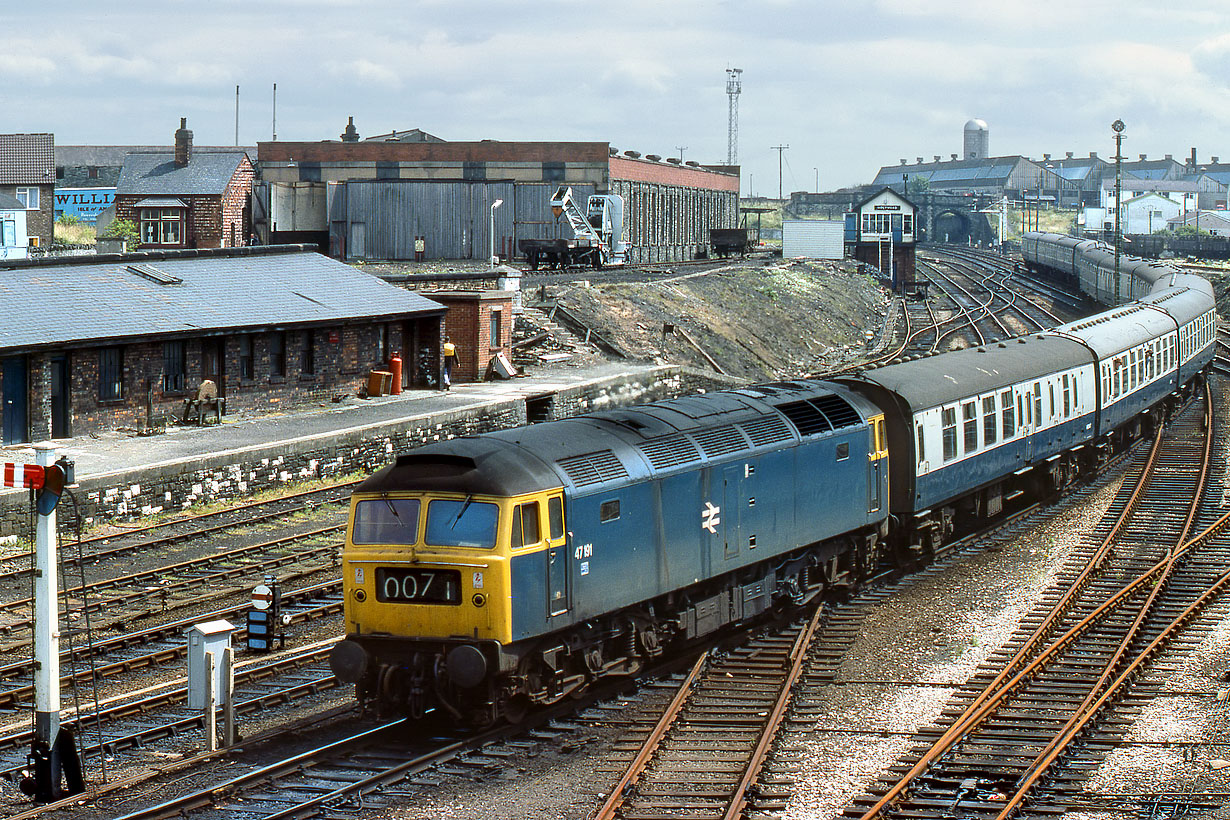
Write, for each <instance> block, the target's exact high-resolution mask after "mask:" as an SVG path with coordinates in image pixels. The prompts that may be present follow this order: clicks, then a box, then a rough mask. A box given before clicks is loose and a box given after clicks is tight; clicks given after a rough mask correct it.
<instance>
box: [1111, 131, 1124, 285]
mask: <svg viewBox="0 0 1230 820" xmlns="http://www.w3.org/2000/svg"><path fill="white" fill-rule="evenodd" d="M1110 127H1111V130H1113V131H1114V132H1115V304H1116V305H1117V304H1119V255H1120V247H1121V246H1122V244H1123V233H1122V232H1121V231H1120V230H1119V214H1120V213H1121V212H1122V210H1123V208H1122V207H1121V204H1120V203H1121V202H1122V200H1123V197H1122V194H1123V129H1124V128H1126V127H1127V126H1125V125H1124V124H1123V120H1115V121H1114V122H1112V123H1111V124H1110Z"/></svg>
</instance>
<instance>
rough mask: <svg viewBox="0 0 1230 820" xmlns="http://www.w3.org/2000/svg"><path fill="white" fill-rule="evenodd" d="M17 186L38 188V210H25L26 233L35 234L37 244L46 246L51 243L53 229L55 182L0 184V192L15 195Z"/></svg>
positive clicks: (28, 234)
mask: <svg viewBox="0 0 1230 820" xmlns="http://www.w3.org/2000/svg"><path fill="white" fill-rule="evenodd" d="M18 188H38V210H28V211H26V235H27V236H37V237H38V241H39V244H41V245H42V246H43V247H47V246H48V245H50V244H51V242H52V240H53V238H54V237H53V234H54V231H55V228H54V225H55V218H56V186H55V183H54V182H53V183H51V184H50V185H0V194H8V195H9V196H11V197H16V196H17V189H18Z"/></svg>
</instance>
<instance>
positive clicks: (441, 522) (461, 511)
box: [426, 498, 500, 549]
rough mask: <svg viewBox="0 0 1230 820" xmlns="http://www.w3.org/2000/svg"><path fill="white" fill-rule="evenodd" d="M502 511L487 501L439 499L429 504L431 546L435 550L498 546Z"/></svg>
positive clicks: (428, 516) (428, 531)
mask: <svg viewBox="0 0 1230 820" xmlns="http://www.w3.org/2000/svg"><path fill="white" fill-rule="evenodd" d="M499 518H500V508H499V507H497V506H496V505H495V504H491V503H489V502H485V501H474V500H473V499H471V498H466V499H465V500H464V501H456V500H453V499H447V498H437V499H435V500H434V501H431V502H430V503H428V505H427V538H426V541H427V543H428V544H431V545H432V546H435V547H478V548H480V549H492V548H494V547H495V528H496V524H497V523H498V522H499Z"/></svg>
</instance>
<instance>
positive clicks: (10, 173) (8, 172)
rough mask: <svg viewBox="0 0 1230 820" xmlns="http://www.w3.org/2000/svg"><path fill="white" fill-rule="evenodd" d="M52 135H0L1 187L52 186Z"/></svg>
mask: <svg viewBox="0 0 1230 820" xmlns="http://www.w3.org/2000/svg"><path fill="white" fill-rule="evenodd" d="M54 142H55V138H54V137H53V136H52V135H51V134H0V185H55V183H56V157H55V147H54Z"/></svg>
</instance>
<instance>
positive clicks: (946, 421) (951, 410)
mask: <svg viewBox="0 0 1230 820" xmlns="http://www.w3.org/2000/svg"><path fill="white" fill-rule="evenodd" d="M940 420H941V422H942V424H943V427H944V460H945V461H951V460H952V459H954V458H956V457H957V408H955V407H945V408H944V409H943V411H941V413H940Z"/></svg>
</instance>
